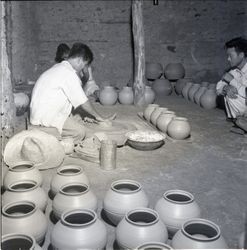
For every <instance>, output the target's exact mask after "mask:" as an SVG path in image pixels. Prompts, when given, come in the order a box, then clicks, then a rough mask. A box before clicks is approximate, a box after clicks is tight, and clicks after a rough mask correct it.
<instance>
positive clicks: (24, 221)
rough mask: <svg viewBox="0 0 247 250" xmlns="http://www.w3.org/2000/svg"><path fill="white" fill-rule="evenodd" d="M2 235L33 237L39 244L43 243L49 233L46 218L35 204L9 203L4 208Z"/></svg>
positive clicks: (24, 202)
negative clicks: (14, 234)
mask: <svg viewBox="0 0 247 250" xmlns="http://www.w3.org/2000/svg"><path fill="white" fill-rule="evenodd" d="M2 214H3V216H2V233H3V235H4V234H10V233H21V234H28V235H32V236H33V237H34V238H35V240H36V242H37V243H38V244H40V243H42V242H43V240H44V238H45V234H46V231H47V226H48V223H47V219H46V216H45V215H44V214H43V212H41V210H40V209H38V208H37V207H36V206H35V204H34V203H32V202H29V201H20V202H13V203H8V204H6V205H5V206H3V208H2Z"/></svg>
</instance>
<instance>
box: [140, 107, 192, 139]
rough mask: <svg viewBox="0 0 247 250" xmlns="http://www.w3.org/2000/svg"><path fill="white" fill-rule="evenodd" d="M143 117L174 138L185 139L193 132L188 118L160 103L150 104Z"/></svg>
mask: <svg viewBox="0 0 247 250" xmlns="http://www.w3.org/2000/svg"><path fill="white" fill-rule="evenodd" d="M143 117H144V119H145V120H146V121H147V122H148V123H150V124H152V125H153V126H155V127H156V128H157V129H158V130H159V131H161V132H163V133H166V134H167V135H169V136H170V137H171V138H173V139H176V140H184V139H187V138H189V136H190V134H191V127H190V124H189V122H188V119H187V118H185V117H179V116H176V114H175V112H173V111H170V110H168V109H167V108H165V107H160V106H159V105H158V104H150V105H148V106H147V107H146V108H145V110H144V112H143Z"/></svg>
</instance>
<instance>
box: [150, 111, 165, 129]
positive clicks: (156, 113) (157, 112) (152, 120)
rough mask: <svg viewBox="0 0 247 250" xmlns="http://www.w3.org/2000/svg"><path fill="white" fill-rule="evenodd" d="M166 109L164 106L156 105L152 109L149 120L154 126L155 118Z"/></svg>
mask: <svg viewBox="0 0 247 250" xmlns="http://www.w3.org/2000/svg"><path fill="white" fill-rule="evenodd" d="M166 111H168V109H167V108H165V107H157V108H155V109H154V111H153V112H152V114H151V116H150V122H151V123H152V124H153V125H154V126H156V123H157V119H158V117H159V116H160V114H161V113H163V112H166Z"/></svg>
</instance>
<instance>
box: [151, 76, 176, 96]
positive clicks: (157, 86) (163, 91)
mask: <svg viewBox="0 0 247 250" xmlns="http://www.w3.org/2000/svg"><path fill="white" fill-rule="evenodd" d="M152 87H153V90H154V92H155V94H156V95H159V96H167V95H170V94H171V93H172V85H171V83H170V81H169V80H167V79H164V78H162V79H157V80H155V81H154V82H153V85H152Z"/></svg>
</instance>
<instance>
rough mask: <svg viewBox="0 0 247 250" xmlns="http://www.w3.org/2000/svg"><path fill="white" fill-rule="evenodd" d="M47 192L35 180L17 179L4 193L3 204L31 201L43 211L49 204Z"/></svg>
mask: <svg viewBox="0 0 247 250" xmlns="http://www.w3.org/2000/svg"><path fill="white" fill-rule="evenodd" d="M47 200H48V197H47V194H46V193H45V191H44V189H42V188H41V187H40V186H38V185H37V183H36V182H34V181H28V180H26V181H17V182H14V183H13V184H11V185H9V186H8V188H7V190H6V191H5V192H4V194H3V195H2V205H3V206H4V205H6V204H7V203H11V202H16V201H31V202H33V203H34V204H35V205H36V207H38V208H40V209H41V210H42V211H44V210H45V208H46V206H47Z"/></svg>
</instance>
